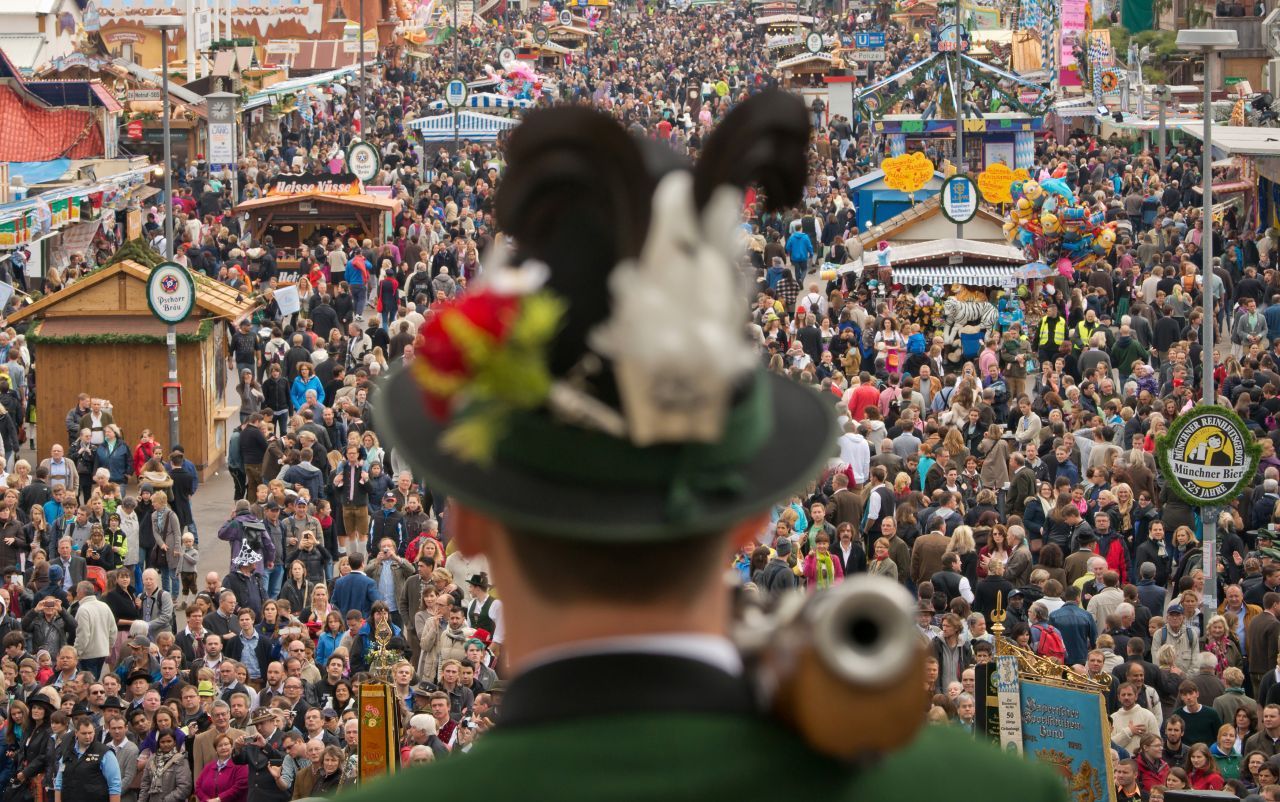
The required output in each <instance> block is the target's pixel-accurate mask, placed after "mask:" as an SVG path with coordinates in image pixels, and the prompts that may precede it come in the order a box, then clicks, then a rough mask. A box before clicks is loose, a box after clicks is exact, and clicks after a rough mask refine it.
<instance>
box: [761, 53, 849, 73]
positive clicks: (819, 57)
mask: <svg viewBox="0 0 1280 802" xmlns="http://www.w3.org/2000/svg"><path fill="white" fill-rule="evenodd" d="M810 61H825V62H826V63H828V64H831V63H832V62H834V61H835V57H834V56H832V55H831V54H830V53H800V54H799V55H795V56H792V57H791V58H787V59H783V60H782V61H779V62H778V63H777V64H776V65H775V66H776V67H778V69H781V70H785V69H789V68H791V67H795V66H797V65H800V64H806V63H808V62H810Z"/></svg>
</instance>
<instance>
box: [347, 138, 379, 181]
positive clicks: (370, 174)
mask: <svg viewBox="0 0 1280 802" xmlns="http://www.w3.org/2000/svg"><path fill="white" fill-rule="evenodd" d="M380 169H382V154H380V153H378V149H377V148H375V147H374V146H373V145H371V144H369V143H368V142H355V143H353V144H352V145H351V147H349V148H347V170H348V171H349V172H350V173H351V174H352V175H354V176H355V177H356V178H359V179H360V180H361V181H362V182H364V183H366V184H367V183H369V182H370V181H372V180H373V179H374V178H376V177H377V176H378V170H380Z"/></svg>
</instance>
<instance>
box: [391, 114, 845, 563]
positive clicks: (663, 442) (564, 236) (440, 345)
mask: <svg viewBox="0 0 1280 802" xmlns="http://www.w3.org/2000/svg"><path fill="white" fill-rule="evenodd" d="M808 137H809V128H808V121H807V115H806V114H805V109H804V106H803V103H802V102H801V101H800V100H799V99H797V98H796V97H795V96H793V95H789V94H785V93H781V92H769V93H762V94H759V95H756V96H754V97H752V98H751V99H749V100H747V101H745V102H743V103H741V104H739V105H738V106H737V107H735V108H734V109H733V111H731V112H730V113H729V114H728V115H727V116H726V118H725V119H724V121H723V122H722V123H721V124H720V125H719V126H717V128H716V129H715V130H714V132H713V133H712V134H711V135H710V137H709V138H708V139H707V141H706V146H705V148H704V149H703V156H702V158H701V159H700V161H699V162H698V164H697V165H696V166H694V167H690V166H689V165H688V164H686V163H684V162H683V161H682V160H681V159H680V157H679V156H677V155H676V154H675V153H674V152H673V151H671V150H670V149H669V148H666V147H664V146H660V145H656V144H654V143H644V142H641V141H639V140H635V139H633V138H631V137H630V136H629V135H628V134H627V133H626V132H625V131H624V130H623V128H622V127H621V126H620V125H619V124H618V123H617V122H615V121H614V120H613V119H612V118H610V117H609V116H607V115H605V114H603V113H601V112H597V111H594V110H592V109H588V108H584V107H562V108H556V109H549V110H543V111H535V112H533V113H531V114H529V115H528V116H527V117H526V119H525V121H524V122H523V123H522V124H521V126H520V127H519V128H518V129H516V131H515V132H514V133H513V134H512V136H511V140H510V147H509V148H508V153H509V161H508V164H509V166H508V171H507V175H506V176H505V177H504V179H503V182H502V184H501V186H500V188H499V192H498V195H497V198H496V216H497V221H498V224H499V227H500V228H501V230H502V231H503V232H504V233H505V234H506V235H508V236H509V238H510V240H511V245H510V247H508V248H505V249H503V248H499V249H498V250H497V251H496V252H495V253H492V254H490V255H489V258H488V259H487V260H486V263H485V265H486V267H485V278H484V281H483V282H482V283H481V284H480V285H478V286H477V287H476V288H475V289H473V290H472V291H471V292H469V293H468V294H466V295H465V296H463V297H462V298H460V299H459V300H458V301H456V302H455V303H453V304H452V305H451V306H449V307H446V308H444V309H442V310H440V311H438V312H437V313H436V314H435V315H433V316H432V317H431V318H430V319H429V320H428V321H427V322H426V323H425V324H424V325H423V327H422V329H421V331H420V332H419V334H418V337H417V340H416V343H415V347H414V359H413V362H412V363H411V364H410V365H409V367H408V368H407V369H404V370H400V371H398V372H397V373H395V374H394V375H392V376H391V377H390V378H389V379H388V380H387V384H386V385H385V386H384V387H383V389H382V391H381V392H379V393H378V394H377V396H378V400H377V403H378V406H379V412H378V418H379V420H380V421H385V422H386V427H387V431H388V436H389V439H390V441H391V443H392V445H393V446H394V447H395V448H396V450H397V452H398V453H399V455H400V456H401V457H402V458H404V459H406V460H408V461H409V463H410V464H411V465H412V466H413V468H414V470H415V472H416V473H418V474H419V475H421V476H423V477H424V478H425V479H426V481H427V483H428V485H430V486H431V487H432V488H433V489H437V488H438V489H439V490H441V491H443V493H445V494H447V495H449V496H451V497H453V498H455V499H457V500H459V501H461V502H463V503H465V504H467V505H469V506H473V507H475V508H477V509H482V510H484V512H485V514H486V515H488V516H490V517H492V518H494V519H495V520H497V521H500V522H501V523H503V524H506V525H508V526H510V527H512V528H513V529H515V530H516V531H524V532H529V533H536V534H543V535H547V536H554V537H559V538H565V539H575V540H581V541H590V542H597V543H618V544H622V543H632V544H637V543H645V542H660V541H665V540H674V539H678V538H684V537H691V536H697V535H702V534H712V533H718V532H721V531H723V530H724V529H725V528H726V527H728V526H732V525H733V524H736V523H738V522H740V521H742V520H745V519H746V518H748V517H750V516H751V515H754V514H758V513H760V512H762V511H764V510H766V509H767V508H768V507H769V505H771V504H773V503H774V502H776V501H777V500H778V499H780V498H783V497H785V496H786V495H787V494H788V493H789V492H791V491H793V490H795V489H797V488H798V487H799V486H801V485H802V484H804V483H805V482H806V481H808V480H811V479H812V478H813V477H814V476H815V475H816V474H817V472H818V471H820V470H821V467H822V465H823V462H824V460H825V459H826V458H827V457H828V456H829V453H830V451H831V450H832V449H833V447H834V443H835V439H836V436H837V432H836V430H835V423H834V416H833V414H832V405H831V404H830V403H828V402H827V400H825V398H824V397H823V396H820V395H819V394H818V393H815V392H813V391H812V390H811V389H810V388H807V387H803V386H801V385H799V384H797V383H795V382H792V381H790V380H787V379H785V378H783V377H780V376H776V375H773V374H770V373H767V372H766V371H765V370H764V369H763V367H762V365H761V360H760V357H759V356H758V355H757V353H756V352H755V350H754V349H753V347H752V346H751V344H750V342H749V340H748V339H747V334H746V313H745V310H746V306H747V303H746V301H747V298H748V295H747V292H748V291H749V289H748V286H747V283H746V282H745V281H742V280H741V279H740V273H739V271H738V268H737V262H738V259H739V253H740V251H741V248H742V246H743V244H744V237H743V229H742V226H741V216H740V215H741V210H742V204H743V197H744V191H745V189H746V188H747V187H748V186H750V185H758V186H760V188H761V189H762V190H763V193H764V198H765V199H766V203H767V205H768V206H769V207H770V208H779V207H783V206H787V205H790V204H793V203H795V202H798V201H799V200H800V195H801V190H802V189H803V185H804V176H805V173H806V164H805V148H806V146H807V143H808ZM495 488H501V491H500V492H495Z"/></svg>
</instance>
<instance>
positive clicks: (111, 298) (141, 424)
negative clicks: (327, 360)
mask: <svg viewBox="0 0 1280 802" xmlns="http://www.w3.org/2000/svg"><path fill="white" fill-rule="evenodd" d="M150 275H151V269H150V268H148V267H145V266H143V265H140V264H138V263H137V262H133V261H129V260H125V261H122V262H117V263H116V264H113V265H110V266H108V267H104V268H102V269H101V270H99V271H97V272H96V273H93V274H92V275H90V276H88V277H87V278H84V279H81V280H80V281H77V282H76V283H74V284H72V285H71V286H69V287H66V288H65V289H63V290H60V291H59V292H56V293H53V294H52V295H47V296H45V297H44V298H41V299H40V300H39V301H36V302H35V303H33V304H31V305H30V306H26V307H23V308H22V309H21V310H19V311H18V312H15V313H14V314H13V315H11V316H10V317H9V322H10V323H17V322H20V321H27V322H28V323H29V324H30V327H29V329H28V332H27V334H28V340H29V341H30V342H31V344H32V346H33V347H34V350H35V354H36V360H37V361H38V363H39V376H40V392H39V394H38V398H37V401H36V412H37V420H38V421H39V423H37V425H36V426H37V428H36V442H38V443H43V444H45V445H43V446H42V448H45V449H47V448H48V444H50V443H54V442H59V443H65V442H66V439H67V432H66V429H65V426H64V421H65V420H66V416H67V410H69V409H71V408H72V407H73V406H75V404H76V397H77V396H78V395H79V394H80V393H90V394H92V395H93V396H94V397H95V398H104V399H106V400H108V401H110V402H111V406H112V409H111V413H112V416H113V417H114V418H115V422H116V425H118V426H119V427H120V431H121V433H122V434H123V436H124V439H125V441H126V442H127V443H128V444H129V445H130V448H132V447H133V445H134V444H136V443H137V441H138V435H139V433H140V432H141V431H142V430H143V429H150V430H151V431H152V433H153V434H155V436H156V438H157V439H158V440H159V442H160V443H161V444H162V445H163V446H164V447H165V448H166V449H168V448H169V447H170V446H172V445H175V444H174V443H170V442H168V439H169V411H168V407H166V406H165V405H164V401H163V398H162V396H161V385H162V384H163V383H164V382H165V381H167V380H168V375H169V351H168V348H167V346H166V345H165V330H166V327H165V324H164V323H161V322H160V321H159V320H158V319H157V318H155V317H154V316H153V315H152V314H151V308H150V306H148V304H147V278H148V276H150ZM192 276H193V277H194V279H195V281H196V306H195V310H194V311H193V312H192V313H191V316H190V317H189V318H187V319H186V320H185V321H183V322H182V323H180V324H178V326H177V332H178V381H179V382H181V384H182V407H181V412H180V416H179V417H180V423H179V433H180V437H181V439H182V442H181V445H182V447H183V448H184V449H185V450H186V454H187V459H189V460H191V461H192V462H193V463H195V465H196V468H197V469H198V470H199V471H200V475H201V476H202V477H203V476H208V475H210V474H212V473H213V471H214V470H215V469H217V468H218V467H219V465H220V464H221V462H222V460H223V458H224V457H225V455H226V449H227V438H228V435H229V434H230V429H231V427H233V426H236V425H238V424H239V423H240V417H239V414H238V412H239V406H238V405H233V404H232V402H231V401H229V400H228V395H229V394H228V386H227V385H228V382H233V381H234V380H233V379H231V378H229V375H228V372H227V369H226V365H227V362H226V354H227V341H228V335H229V332H230V331H231V329H232V327H233V326H234V325H235V324H236V323H237V322H238V321H239V320H240V319H242V318H244V317H246V316H248V315H249V314H250V313H251V312H252V311H253V309H254V303H253V301H251V300H249V299H246V298H242V297H241V296H240V295H239V294H238V293H237V291H236V290H234V289H232V288H230V287H228V286H226V285H225V284H221V283H219V282H217V281H214V280H213V279H210V278H208V277H206V276H204V275H202V274H200V273H192ZM230 395H232V396H234V393H231V394H230Z"/></svg>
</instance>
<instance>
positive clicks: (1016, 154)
mask: <svg viewBox="0 0 1280 802" xmlns="http://www.w3.org/2000/svg"><path fill="white" fill-rule="evenodd" d="M1035 161H1036V138H1035V132H1034V131H1014V132H1013V169H1015V170H1016V169H1018V168H1019V167H1025V168H1027V169H1028V170H1030V169H1031V166H1032V165H1033V164H1035Z"/></svg>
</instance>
